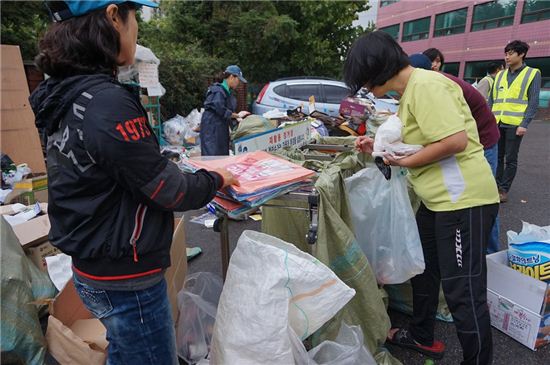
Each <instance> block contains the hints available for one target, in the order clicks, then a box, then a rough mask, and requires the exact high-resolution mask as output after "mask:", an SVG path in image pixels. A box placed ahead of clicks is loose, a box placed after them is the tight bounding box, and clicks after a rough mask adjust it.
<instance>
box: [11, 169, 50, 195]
mask: <svg viewBox="0 0 550 365" xmlns="http://www.w3.org/2000/svg"><path fill="white" fill-rule="evenodd" d="M13 188H14V189H21V190H30V191H35V190H44V189H47V188H48V175H47V174H44V173H37V174H29V175H28V176H27V178H25V179H23V180H21V181H18V182H16V183H15V184H14V185H13Z"/></svg>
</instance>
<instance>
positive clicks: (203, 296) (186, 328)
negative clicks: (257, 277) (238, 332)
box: [176, 272, 223, 364]
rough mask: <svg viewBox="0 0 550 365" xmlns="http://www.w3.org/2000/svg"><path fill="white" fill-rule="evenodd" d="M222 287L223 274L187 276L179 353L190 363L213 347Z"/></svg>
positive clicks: (181, 295)
mask: <svg viewBox="0 0 550 365" xmlns="http://www.w3.org/2000/svg"><path fill="white" fill-rule="evenodd" d="M222 287H223V282H222V279H221V278H220V277H219V276H217V275H215V274H213V273H209V272H198V273H194V274H192V275H189V276H188V277H187V278H186V279H185V285H184V288H183V289H182V290H181V291H180V292H179V293H178V308H179V312H180V318H179V320H178V325H177V330H176V344H177V350H178V356H179V357H181V358H182V359H184V360H185V361H187V362H188V363H190V364H194V363H196V362H198V361H200V360H201V359H204V358H206V356H207V355H208V353H209V351H210V343H211V340H212V332H213V330H214V321H215V319H216V311H217V306H218V301H219V299H220V294H221V292H222Z"/></svg>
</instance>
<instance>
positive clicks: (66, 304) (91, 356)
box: [46, 280, 109, 365]
mask: <svg viewBox="0 0 550 365" xmlns="http://www.w3.org/2000/svg"><path fill="white" fill-rule="evenodd" d="M106 333H107V330H106V329H105V327H104V326H103V324H102V323H101V322H100V321H99V319H96V318H94V316H93V315H92V313H90V312H89V311H88V310H87V309H86V307H85V306H84V303H82V300H81V299H80V297H79V295H78V293H77V291H76V288H75V287H74V283H73V281H72V280H69V282H68V283H67V285H65V287H64V288H63V290H62V291H61V292H60V293H59V294H58V295H57V297H56V298H55V299H54V301H53V302H52V303H51V305H50V316H49V317H48V328H47V330H46V342H47V343H48V350H49V352H50V353H51V354H52V356H53V357H54V358H55V359H56V360H57V361H58V362H59V363H60V364H61V365H65V364H66V365H69V364H71V365H103V364H105V361H106V359H107V347H108V345H109V343H108V342H107V340H106Z"/></svg>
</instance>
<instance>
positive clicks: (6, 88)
mask: <svg viewBox="0 0 550 365" xmlns="http://www.w3.org/2000/svg"><path fill="white" fill-rule="evenodd" d="M0 47H1V49H0V54H1V57H2V58H1V60H2V63H1V65H0V67H1V70H0V74H1V79H2V83H1V91H0V92H1V93H2V98H1V113H0V114H1V115H0V119H1V120H2V129H1V132H2V133H1V145H2V152H3V153H6V154H7V155H9V156H10V158H11V159H12V160H13V161H14V162H15V163H16V164H20V163H27V164H28V165H29V167H30V168H31V170H32V171H33V172H46V164H45V163H44V158H43V155H42V147H41V145H40V139H39V137H38V130H37V129H36V127H35V125H34V114H33V112H32V110H31V107H30V105H29V87H28V85H27V80H26V78H25V71H24V69H23V60H22V59H21V52H20V51H19V47H18V46H8V45H2V46H0Z"/></svg>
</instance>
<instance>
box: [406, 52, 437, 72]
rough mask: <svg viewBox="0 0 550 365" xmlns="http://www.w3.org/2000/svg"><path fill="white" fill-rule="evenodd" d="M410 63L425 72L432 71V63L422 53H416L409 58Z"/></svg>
mask: <svg viewBox="0 0 550 365" xmlns="http://www.w3.org/2000/svg"><path fill="white" fill-rule="evenodd" d="M409 62H410V63H411V66H412V67H417V68H423V69H424V70H431V69H432V61H430V59H429V58H428V56H426V55H425V54H422V53H415V54H412V55H410V56H409Z"/></svg>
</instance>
